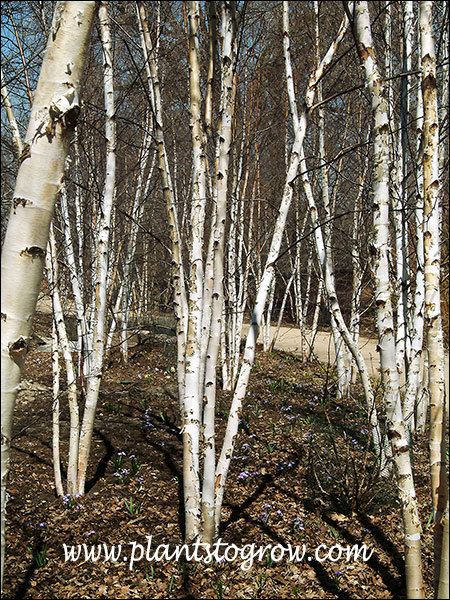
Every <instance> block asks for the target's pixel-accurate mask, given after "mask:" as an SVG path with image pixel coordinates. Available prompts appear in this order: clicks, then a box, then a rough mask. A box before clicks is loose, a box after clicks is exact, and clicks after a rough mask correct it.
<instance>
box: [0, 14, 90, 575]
mask: <svg viewBox="0 0 450 600" xmlns="http://www.w3.org/2000/svg"><path fill="white" fill-rule="evenodd" d="M94 11H95V2H59V3H58V4H57V6H56V10H55V17H54V20H53V25H52V30H51V33H50V36H49V41H48V44H47V49H46V53H45V57H44V60H43V63H42V67H41V73H40V77H39V82H38V85H37V89H36V92H35V97H34V103H33V107H32V112H31V116H30V123H29V126H28V131H27V135H26V138H25V144H24V149H25V152H24V153H23V154H22V159H23V160H22V163H21V165H20V169H19V173H18V175H17V181H16V188H15V192H14V197H13V206H12V210H11V215H10V218H9V222H8V228H7V231H6V235H5V241H4V245H3V252H2V286H1V288H2V309H1V312H2V342H1V364H2V411H1V412H2V434H1V437H2V440H1V442H2V446H1V470H2V475H1V519H2V531H1V556H2V581H3V558H4V547H5V537H4V536H5V509H6V481H7V476H8V470H9V448H10V440H11V427H12V415H13V409H14V403H15V399H16V396H17V390H18V386H19V381H20V375H21V372H22V368H23V364H24V361H25V356H26V353H27V348H28V341H29V336H30V329H31V321H32V317H33V314H34V311H35V308H36V301H37V296H38V293H39V286H40V282H41V279H42V272H43V267H44V261H45V250H46V246H47V240H48V235H49V228H50V221H51V217H52V213H53V207H54V202H55V197H56V194H57V192H58V189H59V186H60V184H61V178H62V174H63V172H64V163H65V158H66V155H67V151H68V146H69V141H70V138H71V137H72V133H73V129H74V126H75V124H76V118H77V115H78V111H79V96H80V79H81V72H82V69H83V65H84V59H85V54H86V49H87V45H88V40H89V35H90V30H91V26H92V22H93V17H94ZM68 65H70V69H68Z"/></svg>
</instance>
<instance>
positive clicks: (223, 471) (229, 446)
mask: <svg viewBox="0 0 450 600" xmlns="http://www.w3.org/2000/svg"><path fill="white" fill-rule="evenodd" d="M347 26H348V20H347V18H346V17H345V19H344V22H343V24H342V25H341V27H340V30H339V33H338V34H337V37H336V39H335V40H334V41H333V43H332V44H331V46H330V48H329V50H328V52H327V53H326V54H325V56H324V58H323V59H322V61H321V62H320V64H319V65H318V67H317V68H316V69H315V70H314V71H313V72H312V73H311V75H310V77H309V80H308V85H307V89H306V92H305V105H304V110H303V111H302V113H301V115H300V116H298V117H297V118H296V116H295V110H296V108H295V109H293V108H291V111H292V112H293V113H294V114H293V123H294V132H295V139H294V142H293V145H292V149H291V153H290V160H289V166H288V170H287V173H286V179H285V184H284V188H283V195H282V199H281V202H280V207H279V210H278V215H277V219H276V222H275V226H274V229H273V236H272V240H271V244H270V249H269V252H268V255H267V259H266V264H265V267H264V270H263V273H262V277H261V279H260V282H259V285H258V290H257V296H256V301H255V304H254V308H253V312H252V316H251V322H250V328H249V331H248V334H247V339H246V343H245V349H244V355H243V359H242V365H241V370H240V373H239V378H238V381H237V383H236V388H235V392H234V395H233V400H232V404H231V408H230V415H229V418H228V422H227V428H226V431H225V436H224V441H223V445H222V450H221V453H220V457H219V459H218V462H217V466H216V500H215V522H216V532H217V531H218V528H219V524H220V516H221V510H222V502H223V494H224V491H225V482H226V478H227V474H228V470H229V466H230V462H231V457H232V455H233V450H234V446H235V443H236V438H237V434H238V427H239V414H240V410H241V406H242V402H243V400H244V398H245V393H246V390H247V385H248V381H249V377H250V372H251V369H252V365H253V361H254V358H255V352H256V342H257V339H258V335H259V330H260V326H261V320H262V316H263V312H264V308H265V305H266V302H267V299H268V295H269V292H270V288H271V285H272V280H273V277H274V273H275V264H276V260H277V258H278V256H279V253H280V248H281V243H282V239H283V235H284V228H285V225H286V220H287V217H288V213H289V208H290V205H291V201H292V196H293V187H294V180H295V179H296V177H297V174H298V170H299V166H300V160H301V154H302V147H303V140H304V137H305V132H306V126H307V109H308V108H309V107H310V106H312V103H313V99H314V94H315V87H316V84H317V81H318V80H319V78H320V77H321V75H322V73H323V71H324V69H325V68H326V67H327V66H328V65H329V64H330V62H331V60H332V57H333V56H334V53H335V51H336V49H337V47H338V44H339V42H340V40H341V39H342V37H343V35H344V33H345V30H346V28H347ZM284 39H286V30H285V32H284ZM289 66H290V64H289V62H288V61H287V62H286V81H287V87H288V90H289V89H290V87H291V86H292V89H293V84H292V70H290V69H289Z"/></svg>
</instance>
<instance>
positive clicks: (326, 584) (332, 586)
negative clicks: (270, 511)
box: [220, 475, 348, 600]
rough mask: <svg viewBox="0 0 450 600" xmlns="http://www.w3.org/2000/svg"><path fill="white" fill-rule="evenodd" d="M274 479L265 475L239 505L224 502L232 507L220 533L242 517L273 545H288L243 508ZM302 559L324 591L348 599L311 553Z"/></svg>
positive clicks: (247, 506)
mask: <svg viewBox="0 0 450 600" xmlns="http://www.w3.org/2000/svg"><path fill="white" fill-rule="evenodd" d="M274 481H275V478H274V477H273V476H272V475H265V476H264V479H263V481H262V482H261V484H260V485H259V486H258V487H257V489H256V490H255V491H254V492H253V494H252V495H251V496H250V497H249V498H247V499H246V500H245V501H244V502H242V503H241V504H239V505H233V504H231V503H230V502H227V503H226V506H229V507H231V508H232V512H231V515H230V517H229V518H228V519H227V521H226V522H225V523H223V524H222V525H221V528H220V530H221V534H222V535H223V534H224V532H225V530H226V528H227V527H228V526H229V525H231V523H233V522H236V521H238V520H241V519H243V520H244V521H245V522H246V523H247V524H249V525H253V526H254V527H258V528H259V529H260V530H261V531H263V532H264V533H265V534H266V535H267V537H268V538H269V539H270V540H272V541H273V542H275V545H276V544H280V545H281V546H283V547H288V545H289V544H290V543H291V542H290V541H289V540H286V539H285V538H283V537H282V536H281V535H279V534H278V533H277V532H276V531H275V530H274V529H273V528H272V527H271V526H270V525H268V524H267V523H264V522H261V521H259V520H256V519H254V518H253V517H251V516H250V515H248V514H247V513H246V510H245V509H246V508H249V507H250V506H251V505H252V503H253V502H254V501H255V500H256V499H257V498H258V497H259V496H260V495H261V494H262V492H263V491H264V490H265V489H266V488H267V487H269V486H270V485H271V484H273V483H274ZM291 545H292V544H291ZM304 560H305V562H306V564H308V565H310V566H311V567H312V568H313V569H314V571H315V573H316V577H317V580H318V582H319V583H320V585H321V586H322V588H323V590H324V591H326V592H329V593H332V594H333V595H334V597H336V598H339V599H340V600H348V594H347V593H346V592H344V591H343V590H341V589H340V588H339V586H338V585H337V583H336V581H335V580H334V579H332V578H331V577H330V575H329V574H328V573H327V571H326V569H325V568H324V567H323V566H322V564H321V563H320V562H319V561H318V560H316V558H315V557H314V555H313V554H311V553H309V552H307V553H306V554H305V558H304Z"/></svg>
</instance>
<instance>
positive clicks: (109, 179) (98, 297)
mask: <svg viewBox="0 0 450 600" xmlns="http://www.w3.org/2000/svg"><path fill="white" fill-rule="evenodd" d="M107 6H108V5H107V3H106V2H101V3H100V6H99V20H100V36H101V42H102V50H103V60H104V77H103V85H104V95H105V109H106V123H105V137H106V174H105V186H104V191H103V201H102V206H101V216H100V219H99V232H98V241H97V253H96V264H95V267H94V271H95V288H94V289H95V307H94V311H93V315H94V316H93V325H94V327H93V346H92V365H91V369H90V371H89V373H88V375H87V390H86V403H85V407H84V414H83V421H82V424H81V429H80V442H79V453H78V484H77V485H78V490H77V491H78V493H80V494H84V493H85V484H86V472H87V467H88V459H89V453H90V449H91V441H92V433H93V430H94V418H95V410H96V408H97V401H98V394H99V391H100V383H101V379H102V371H103V358H104V349H105V318H106V298H107V282H108V252H109V235H110V229H111V213H112V207H113V200H114V193H115V184H116V115H115V106H114V79H113V63H112V44H111V33H110V20H109V15H108V8H107Z"/></svg>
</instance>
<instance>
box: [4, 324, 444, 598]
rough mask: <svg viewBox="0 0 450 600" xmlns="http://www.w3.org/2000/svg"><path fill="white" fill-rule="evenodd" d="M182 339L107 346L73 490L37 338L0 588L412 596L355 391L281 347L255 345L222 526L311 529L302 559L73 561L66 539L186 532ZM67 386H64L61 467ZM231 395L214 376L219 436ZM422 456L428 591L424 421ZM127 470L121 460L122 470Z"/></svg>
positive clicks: (24, 398) (228, 536)
mask: <svg viewBox="0 0 450 600" xmlns="http://www.w3.org/2000/svg"><path fill="white" fill-rule="evenodd" d="M34 330H35V333H36V334H37V335H42V336H47V337H48V335H49V332H50V315H48V314H45V313H37V315H36V320H35V326H34ZM281 339H283V338H281ZM285 339H286V338H285ZM174 350H175V349H174V347H173V345H172V344H170V343H168V342H165V343H159V342H158V341H157V340H156V339H155V340H153V342H151V341H147V342H146V343H145V344H141V345H137V346H135V347H133V348H132V349H131V351H130V362H129V364H128V365H122V364H121V363H120V361H119V357H118V355H117V354H115V353H113V354H112V356H111V361H110V364H109V365H108V366H107V368H106V369H105V374H104V378H103V382H102V390H101V395H100V401H99V406H98V413H97V417H96V423H95V435H94V440H93V450H92V455H91V459H90V471H89V474H88V479H89V481H88V491H87V494H86V496H85V497H84V498H82V499H71V500H70V501H69V502H68V503H67V502H66V504H64V503H63V502H62V501H61V499H59V498H57V497H56V496H55V493H54V486H53V467H52V452H51V405H52V396H51V364H50V354H48V353H42V352H40V351H38V348H36V347H34V348H33V349H32V350H31V351H30V354H29V356H28V359H27V363H26V368H25V373H24V382H23V385H22V388H23V389H22V391H21V392H20V394H19V399H18V402H17V408H16V413H15V421H14V439H13V442H12V460H11V476H10V481H9V493H10V500H9V504H8V528H7V538H6V567H5V580H4V592H5V597H7V598H45V599H47V598H107V597H114V598H144V597H153V598H199V599H200V598H275V597H277V598H342V599H343V598H405V597H406V596H405V586H404V566H403V536H402V526H401V518H400V512H399V508H398V504H397V500H396V495H395V489H394V484H393V480H392V478H391V477H390V478H387V479H380V478H379V477H378V476H377V472H376V462H375V459H374V456H373V454H372V452H371V451H370V449H369V439H368V435H367V429H368V427H367V419H366V417H365V410H364V407H363V399H362V395H361V392H360V390H359V389H358V388H357V387H355V389H354V391H353V395H352V397H350V398H348V399H346V400H338V399H337V398H336V396H335V393H334V390H335V385H334V380H333V377H334V374H333V371H332V369H330V368H329V367H327V366H326V365H325V364H322V363H319V362H318V361H314V362H312V363H303V362H300V360H299V359H298V357H296V356H295V355H294V354H290V353H286V352H279V351H275V352H273V353H271V354H265V353H263V352H262V351H259V352H258V355H257V357H256V361H255V365H254V369H253V373H252V376H251V383H250V387H249V390H248V394H247V398H246V402H245V405H244V407H243V411H242V421H241V427H240V432H239V437H238V441H237V445H236V454H235V457H234V459H233V461H232V467H231V470H230V473H229V476H228V484H227V491H226V495H225V502H224V511H223V520H222V528H221V533H220V535H221V538H222V540H223V541H224V542H226V543H228V544H232V543H234V544H236V545H238V546H240V547H242V546H243V545H245V544H252V543H253V544H255V545H256V546H258V547H259V546H265V545H268V544H272V545H273V546H275V545H277V544H281V545H282V546H285V547H286V546H287V545H288V544H291V545H293V546H295V545H302V544H305V545H306V549H307V554H306V557H305V559H304V560H303V561H302V562H298V563H297V562H290V561H289V560H287V559H286V558H284V559H283V560H281V561H279V562H276V561H273V560H271V559H270V557H269V559H267V558H266V557H264V558H263V560H261V561H258V560H257V561H256V562H255V564H254V565H253V566H252V568H251V569H249V570H247V571H245V570H243V569H242V568H241V562H240V561H239V560H236V561H232V562H225V563H224V562H216V561H213V562H212V564H207V565H206V564H202V563H197V562H191V563H188V562H187V561H185V560H181V561H175V560H170V561H168V560H163V561H161V562H155V561H154V562H147V561H146V560H141V561H139V562H137V563H136V564H135V565H134V568H133V569H132V570H130V569H129V563H128V562H127V561H123V560H120V561H118V562H111V561H107V562H104V561H103V560H101V559H100V560H98V561H97V562H92V561H83V560H80V561H78V562H72V561H65V554H64V548H63V544H66V545H72V544H80V545H81V544H84V543H85V544H87V545H89V546H90V545H91V544H106V545H107V546H108V547H110V546H111V545H113V544H115V545H116V546H117V545H118V544H121V545H122V548H123V549H124V551H127V553H128V554H129V553H130V552H129V551H130V548H131V546H130V544H131V543H132V542H137V543H140V544H143V545H144V546H146V543H147V540H146V536H147V535H151V536H153V538H152V547H153V548H154V547H156V546H157V545H158V544H171V547H172V548H173V547H174V546H175V545H177V544H182V543H183V537H182V531H183V514H182V504H181V498H182V464H181V459H182V445H181V434H180V417H179V411H178V401H177V398H176V382H175V379H174V371H173V367H174V366H175V352H174ZM64 377H65V374H64V369H62V370H61V380H62V381H64ZM65 399H66V396H65V395H64V394H63V395H62V397H61V405H62V411H61V425H62V432H61V439H62V442H61V454H62V457H63V468H65V466H66V462H65V459H66V456H67V454H66V453H67V434H68V411H67V406H66V402H65ZM229 404H230V394H229V393H226V392H222V391H220V392H219V400H218V404H217V411H216V412H217V428H218V438H219V444H220V441H221V438H222V436H223V432H224V427H225V422H226V417H227V411H228V409H229ZM380 412H381V414H382V410H381V411H380ZM219 447H220V446H219ZM132 457H134V458H132ZM414 458H415V477H416V485H417V494H418V499H419V507H420V513H421V518H422V523H423V525H424V549H423V558H424V576H425V581H426V586H427V587H426V593H427V598H432V597H433V591H432V588H431V583H432V555H433V550H432V533H431V529H429V528H428V527H427V523H428V519H429V516H430V512H431V504H430V498H429V476H428V464H427V462H428V453H427V446H426V438H425V436H417V437H416V439H415V457H414ZM133 465H134V466H133ZM120 469H126V470H127V471H128V472H127V473H126V474H125V473H124V472H123V473H122V477H120ZM117 473H119V476H118V475H117ZM131 499H132V501H133V506H132V507H131V505H130V500H131ZM127 505H128V506H127ZM130 508H131V510H130ZM363 543H364V544H366V545H367V546H368V548H370V549H372V550H373V554H372V556H371V558H370V559H369V560H368V561H367V562H363V561H361V560H359V561H356V562H353V561H351V562H346V561H345V560H344V559H343V558H341V559H338V560H336V561H335V562H333V561H331V560H325V561H323V562H321V561H320V560H317V557H316V555H315V550H316V549H317V548H318V547H319V546H320V545H321V544H325V546H326V548H327V549H329V548H331V547H332V546H335V547H336V550H335V552H336V553H337V552H338V549H339V547H341V548H346V547H347V546H348V545H350V546H353V545H354V544H358V545H361V544H363ZM323 551H324V552H325V551H326V549H325V548H324V549H323ZM335 556H336V555H335ZM319 558H320V557H319Z"/></svg>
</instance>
